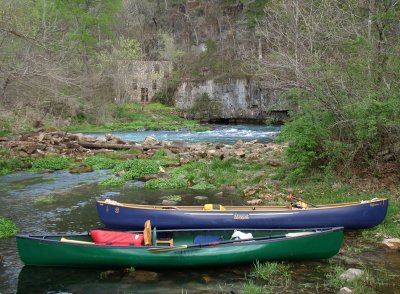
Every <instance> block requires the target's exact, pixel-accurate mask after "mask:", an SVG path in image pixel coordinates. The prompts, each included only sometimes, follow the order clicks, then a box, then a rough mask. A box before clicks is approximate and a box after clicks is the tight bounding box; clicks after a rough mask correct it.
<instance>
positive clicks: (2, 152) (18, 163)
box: [0, 147, 25, 176]
mask: <svg viewBox="0 0 400 294" xmlns="http://www.w3.org/2000/svg"><path fill="white" fill-rule="evenodd" d="M24 166H25V163H24V161H23V160H22V159H20V158H15V157H12V156H11V154H10V151H9V150H8V149H6V148H3V147H0V176H4V175H7V174H11V173H13V172H15V171H17V170H19V169H22V168H24Z"/></svg>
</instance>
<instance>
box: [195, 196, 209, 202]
mask: <svg viewBox="0 0 400 294" xmlns="http://www.w3.org/2000/svg"><path fill="white" fill-rule="evenodd" d="M194 199H196V200H200V201H204V200H207V199H208V197H207V196H196V197H194Z"/></svg>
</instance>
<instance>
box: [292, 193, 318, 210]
mask: <svg viewBox="0 0 400 294" xmlns="http://www.w3.org/2000/svg"><path fill="white" fill-rule="evenodd" d="M289 199H290V200H294V201H302V202H304V203H306V204H308V205H310V206H312V207H318V206H317V205H315V204H312V203H310V202H307V201H304V200H303V199H301V198H296V197H294V196H293V195H292V194H290V195H289Z"/></svg>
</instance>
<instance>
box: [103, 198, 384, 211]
mask: <svg viewBox="0 0 400 294" xmlns="http://www.w3.org/2000/svg"><path fill="white" fill-rule="evenodd" d="M385 201H387V198H374V199H371V200H363V201H358V202H347V203H337V204H326V205H316V207H312V206H309V207H307V208H306V209H297V208H290V207H289V206H224V208H225V210H204V209H203V206H162V205H141V204H128V203H119V202H117V203H111V202H106V201H104V200H98V199H96V202H97V203H98V204H99V205H109V206H114V207H123V208H132V209H142V210H156V211H163V212H168V211H171V212H173V211H177V212H178V211H179V212H203V213H215V212H216V211H218V212H220V213H232V212H276V213H279V212H282V213H284V212H293V211H295V212H302V211H310V210H311V211H314V210H325V209H337V208H344V207H351V206H360V205H369V204H372V203H377V202H385Z"/></svg>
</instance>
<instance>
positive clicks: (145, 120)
mask: <svg viewBox="0 0 400 294" xmlns="http://www.w3.org/2000/svg"><path fill="white" fill-rule="evenodd" d="M114 111H115V113H114V122H113V123H109V124H103V125H94V124H91V123H89V122H86V121H84V122H77V123H75V124H73V125H71V126H70V127H68V128H66V129H65V130H66V131H72V132H108V131H136V130H178V129H182V128H185V129H186V128H187V129H192V130H194V131H204V130H208V129H209V128H208V127H205V126H201V125H200V123H199V122H198V121H196V120H188V119H184V118H181V117H179V116H178V110H177V109H176V108H173V107H169V106H165V105H162V104H160V103H150V104H147V105H145V106H144V107H143V109H142V105H141V104H139V103H126V104H122V105H116V106H115V110H114Z"/></svg>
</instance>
